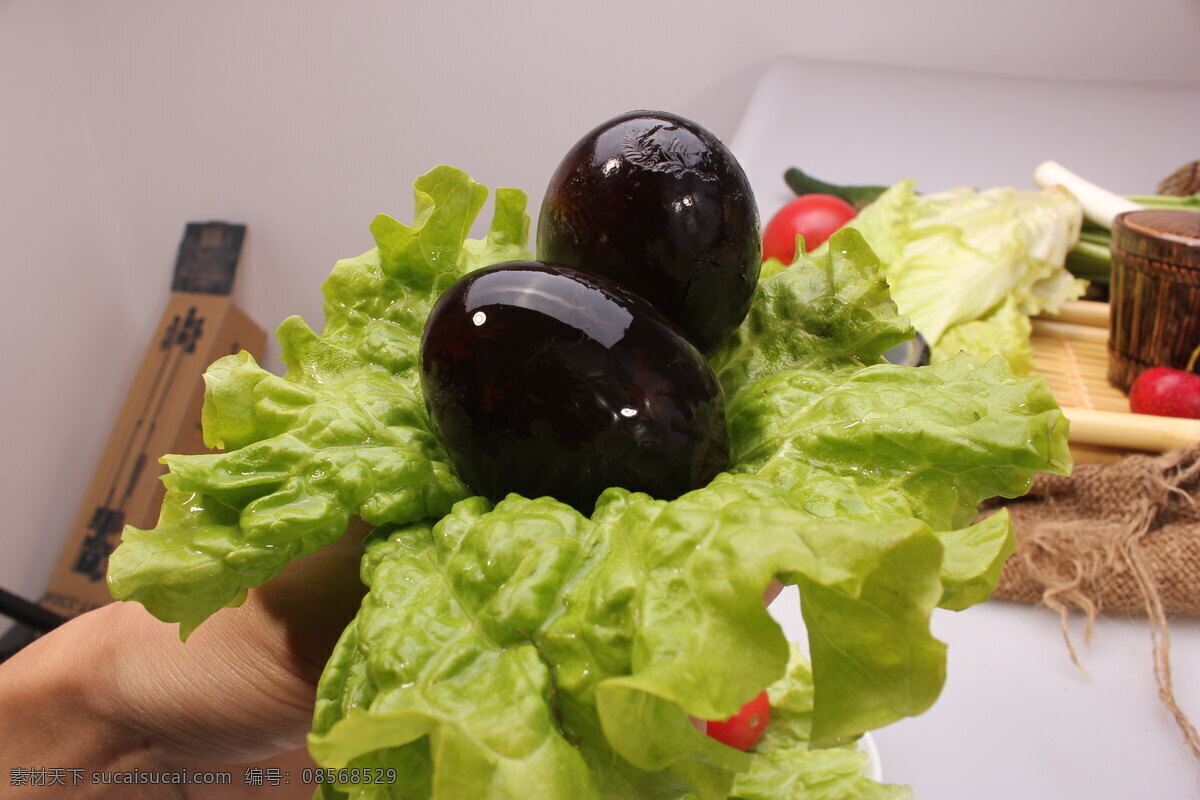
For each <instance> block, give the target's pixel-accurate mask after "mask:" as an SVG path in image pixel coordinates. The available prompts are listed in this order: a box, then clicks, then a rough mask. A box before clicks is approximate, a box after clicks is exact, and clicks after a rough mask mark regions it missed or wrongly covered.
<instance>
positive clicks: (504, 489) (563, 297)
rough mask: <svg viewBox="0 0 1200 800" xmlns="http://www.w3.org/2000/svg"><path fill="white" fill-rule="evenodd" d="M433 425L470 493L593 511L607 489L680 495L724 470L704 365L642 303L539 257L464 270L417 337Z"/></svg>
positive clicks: (719, 411)
mask: <svg viewBox="0 0 1200 800" xmlns="http://www.w3.org/2000/svg"><path fill="white" fill-rule="evenodd" d="M421 388H422V391H423V392H424V395H425V403H426V406H427V407H428V409H429V413H430V416H431V418H432V420H433V424H434V428H435V430H436V431H437V433H438V436H439V437H440V439H441V441H442V443H443V444H444V445H445V447H446V449H447V451H448V452H449V454H450V457H451V460H452V461H453V462H454V465H455V467H456V468H457V470H458V472H459V474H460V475H461V477H462V478H463V480H464V481H466V483H467V484H468V485H469V486H470V487H471V488H472V489H473V490H474V491H475V492H476V493H477V494H481V495H484V496H486V497H489V498H491V499H492V500H499V499H501V498H503V497H504V496H505V495H506V494H508V493H509V492H516V493H519V494H522V495H524V496H526V497H542V496H546V495H550V496H553V497H555V498H557V499H559V500H561V501H563V502H565V503H569V504H570V505H572V506H575V507H576V508H578V509H579V510H581V511H583V512H584V513H590V512H591V510H592V508H593V506H594V504H595V500H596V497H597V496H598V495H599V494H600V493H601V492H602V491H603V490H605V489H607V488H608V487H611V486H620V487H624V488H626V489H629V490H631V491H642V492H646V493H648V494H651V495H653V496H655V497H659V498H674V497H677V496H678V495H680V494H682V493H684V492H686V491H689V490H691V489H693V488H698V487H700V486H704V485H706V484H707V483H708V481H709V480H711V479H712V478H713V477H714V476H715V475H716V474H717V473H718V472H720V471H722V470H723V469H725V468H726V467H727V465H728V459H729V440H728V435H727V433H726V427H725V412H724V404H723V400H722V395H721V390H720V385H719V384H718V383H717V380H716V378H715V376H714V375H713V373H712V370H711V368H710V367H709V365H708V362H707V361H706V360H705V359H704V357H703V356H702V355H701V354H700V352H699V351H698V350H697V349H696V348H695V347H694V346H693V345H691V344H690V343H689V342H688V341H687V339H685V338H684V337H683V336H682V335H681V334H680V333H679V332H678V331H676V330H675V328H674V327H673V326H672V325H671V324H670V323H669V322H668V321H667V320H666V319H664V318H663V317H662V315H660V314H659V313H658V312H657V311H656V310H655V309H654V308H653V307H652V306H650V304H649V303H647V302H646V301H645V300H643V299H642V298H640V297H638V296H637V295H635V294H633V293H631V292H629V291H627V290H625V289H624V288H622V287H620V286H617V285H615V284H613V283H612V282H610V281H607V280H605V279H604V278H601V277H599V276H597V275H592V274H588V273H584V272H580V271H578V270H575V269H571V268H569V267H564V266H559V265H554V264H544V263H541V262H537V261H519V262H511V263H505V264H498V265H496V266H493V267H489V268H487V269H483V270H479V271H477V272H473V273H471V274H469V275H467V276H466V277H465V278H463V279H462V280H460V281H459V282H458V283H456V284H455V285H454V286H452V287H451V288H450V289H448V290H447V291H446V293H445V294H444V295H442V297H441V299H440V300H439V301H438V303H437V305H436V306H435V307H434V309H433V312H432V313H431V314H430V316H429V320H428V322H427V323H426V326H425V332H424V336H423V338H422V342H421Z"/></svg>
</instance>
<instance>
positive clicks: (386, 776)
mask: <svg viewBox="0 0 1200 800" xmlns="http://www.w3.org/2000/svg"><path fill="white" fill-rule="evenodd" d="M300 780H301V781H302V782H303V783H335V784H337V783H341V784H365V783H395V782H396V770H395V769H393V768H391V767H388V768H387V769H384V768H360V767H343V768H341V769H323V768H320V767H317V768H315V769H312V768H309V769H304V770H302V771H301V772H300Z"/></svg>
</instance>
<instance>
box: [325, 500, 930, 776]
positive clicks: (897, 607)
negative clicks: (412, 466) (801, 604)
mask: <svg viewBox="0 0 1200 800" xmlns="http://www.w3.org/2000/svg"><path fill="white" fill-rule="evenodd" d="M847 543H853V545H852V546H847ZM941 560H942V547H941V545H940V543H939V541H938V539H937V537H936V536H935V535H934V534H933V533H932V531H930V530H929V528H928V527H927V526H925V525H923V524H920V523H916V522H911V521H910V522H905V523H890V524H878V523H871V524H868V523H846V522H832V521H822V520H816V519H813V518H812V517H810V516H808V515H806V514H804V513H803V512H800V511H798V510H796V509H793V508H790V507H789V503H788V500H787V498H786V496H783V495H780V494H779V493H778V491H777V490H776V489H775V488H774V487H772V486H771V485H770V484H769V483H767V482H765V481H762V480H761V479H758V478H754V477H752V476H738V477H731V476H725V477H721V478H718V479H717V480H716V481H714V482H713V484H712V485H711V486H709V487H707V488H705V489H701V490H698V491H696V492H692V493H690V494H688V495H685V496H684V497H682V498H680V499H678V500H675V501H673V502H670V503H667V502H663V501H659V500H653V499H651V498H648V497H646V496H645V495H637V494H632V495H631V494H629V493H628V492H624V491H623V490H610V492H608V493H606V495H605V496H604V497H603V498H602V499H601V501H600V503H599V507H598V509H597V512H596V514H595V515H594V516H593V517H592V518H591V519H588V518H586V517H583V516H582V515H580V514H578V512H576V511H574V510H573V509H571V508H569V507H568V506H565V505H562V504H560V503H557V502H556V501H554V500H552V499H550V498H543V499H540V500H527V499H525V498H521V497H518V496H516V495H510V496H509V498H508V499H506V500H504V501H503V502H501V503H500V504H499V505H498V506H496V508H495V509H489V507H488V504H487V503H486V502H485V501H483V500H481V499H479V498H474V499H471V500H468V501H464V502H462V503H460V504H458V505H457V506H456V507H455V509H454V511H453V512H452V513H451V515H449V516H447V517H446V518H444V519H443V520H442V521H441V522H439V523H437V524H436V525H434V526H432V527H430V526H428V525H416V526H408V527H405V528H402V529H400V530H397V531H395V532H394V533H392V534H391V535H390V536H389V537H388V538H387V539H386V540H382V539H381V540H379V541H377V542H375V543H373V544H372V547H371V553H370V554H369V555H368V557H367V562H368V563H369V564H370V566H369V567H368V569H367V570H366V572H367V575H366V579H367V583H368V584H369V586H370V593H369V595H368V597H367V599H366V601H364V604H363V609H362V611H361V612H360V614H359V616H358V618H357V619H356V620H355V622H354V623H353V624H352V630H353V633H348V635H347V638H346V640H345V641H344V644H343V646H342V647H340V648H339V653H338V655H336V656H335V658H334V660H333V662H331V663H332V664H334V665H336V666H335V667H334V668H333V669H331V670H330V671H329V672H328V673H327V676H326V679H325V680H323V682H322V685H321V687H320V688H319V690H318V695H319V698H320V700H319V706H318V711H317V716H316V725H315V727H314V735H313V737H312V738H311V740H310V749H311V751H312V752H313V754H314V756H315V757H316V758H317V759H318V761H320V762H321V763H323V764H328V765H331V766H344V765H351V766H362V765H363V764H365V763H370V760H371V759H373V758H376V757H377V756H378V753H379V751H380V750H386V749H391V748H403V747H410V746H414V745H415V744H416V743H417V742H419V741H420V740H421V739H422V738H423V737H426V736H428V737H430V742H431V746H432V750H433V752H435V753H439V754H441V755H442V757H440V758H435V759H434V760H433V762H432V764H431V768H432V778H431V794H430V795H429V796H431V797H442V798H448V797H478V798H500V797H523V796H530V793H531V792H532V793H533V794H536V795H537V796H539V797H549V798H555V797H562V798H568V797H582V798H600V797H604V798H626V797H651V798H653V797H664V798H665V797H672V798H677V797H680V796H681V795H682V794H683V793H684V792H685V791H690V792H692V793H694V794H695V795H696V796H697V797H698V798H705V799H706V798H724V797H726V796H728V794H729V792H730V790H731V785H732V780H733V779H734V776H735V775H736V774H737V773H738V772H741V771H744V770H745V769H746V768H747V767H748V766H749V762H750V759H748V758H747V757H746V756H745V755H743V754H741V753H738V752H737V751H733V750H730V749H729V748H726V747H724V746H722V745H719V744H718V743H716V742H715V741H713V740H711V739H709V738H707V737H705V736H703V735H702V734H700V733H698V732H697V731H696V730H695V729H694V728H693V726H692V725H691V724H690V722H689V720H688V715H689V714H690V715H692V716H696V717H700V718H711V719H716V718H723V717H727V716H729V715H731V714H732V713H733V712H734V711H736V710H737V709H738V708H740V707H741V705H742V704H743V703H745V702H746V700H748V699H749V698H750V697H752V696H754V695H755V694H757V693H758V692H759V691H761V690H762V688H763V687H764V686H767V685H768V684H770V683H773V682H774V681H776V680H778V679H779V678H780V677H781V676H782V675H783V674H784V671H785V668H786V665H787V661H788V655H789V652H788V645H787V643H786V641H785V640H784V638H783V635H782V632H781V631H780V630H779V627H778V625H777V624H776V623H775V622H774V621H773V620H772V619H771V617H770V615H769V614H768V613H767V611H766V609H765V608H764V607H763V605H762V602H761V599H760V598H761V595H762V591H763V589H764V588H765V587H766V585H767V584H768V583H769V582H770V580H771V578H772V576H774V575H776V574H784V575H786V576H792V579H795V580H797V581H800V582H801V584H802V587H803V589H802V590H803V591H806V592H811V593H813V596H814V598H815V599H814V601H813V602H814V604H816V605H819V606H820V607H822V608H824V609H825V610H826V613H827V614H828V615H830V616H836V617H837V619H836V620H831V621H830V623H829V624H831V625H834V626H845V625H848V626H850V627H851V628H852V629H854V630H856V634H855V635H854V636H852V637H841V638H842V646H841V652H840V654H839V656H838V662H837V663H834V664H832V665H831V666H830V667H827V669H834V670H842V669H844V667H845V664H844V663H842V662H841V660H840V659H842V658H844V659H846V662H847V663H854V664H855V665H857V666H858V667H859V668H860V669H862V668H865V669H869V670H870V671H871V673H872V675H871V680H870V681H869V683H871V684H874V687H873V688H871V689H870V690H869V691H864V687H863V686H862V685H860V684H859V683H858V682H857V681H851V682H846V685H845V686H843V687H839V688H838V690H837V691H840V692H841V694H840V695H837V694H834V695H830V696H829V699H827V700H826V701H825V702H826V706H827V707H828V708H830V709H831V710H833V711H835V712H836V713H835V714H833V715H832V716H833V717H834V719H832V720H830V722H827V723H821V722H819V721H818V722H817V725H818V727H821V726H823V727H824V728H825V729H826V732H827V733H834V734H838V735H843V734H852V733H853V734H856V733H860V732H861V731H862V730H863V729H865V727H864V726H874V725H875V724H876V723H877V722H878V721H879V720H880V719H886V720H889V721H890V720H892V719H895V718H897V716H902V715H904V714H908V713H914V712H915V711H919V710H923V709H924V708H926V707H928V704H929V703H931V702H932V701H933V699H934V698H935V697H936V695H937V692H938V690H939V689H940V682H941V672H940V670H939V669H937V668H936V665H937V664H939V663H940V662H941V660H942V658H943V650H944V648H943V646H942V645H941V644H940V643H938V642H936V641H935V640H934V639H933V638H932V637H931V636H930V634H929V630H928V627H929V615H930V613H931V612H932V609H933V608H934V606H935V605H936V604H937V600H938V598H939V597H940V596H941V588H940V582H939V572H940V565H941ZM817 592H819V593H820V594H819V596H818V595H817V594H816V593H817ZM885 597H886V598H887V601H886V602H881V599H882V598H885ZM814 625H815V629H816V630H818V631H826V632H829V633H832V632H833V631H832V630H831V629H830V628H829V627H828V626H827V625H826V624H825V623H824V622H821V621H815V622H814ZM730 652H736V653H737V654H738V657H737V658H732V659H731V658H729V657H728V654H729V653H730ZM931 664H933V665H934V668H933V669H930V665H931ZM930 675H933V676H934V677H933V679H932V680H931V679H930V678H929V676H930ZM851 684H853V685H851ZM348 698H354V699H355V701H356V702H352V703H347V699H348ZM851 720H852V721H851ZM450 753H453V757H450V756H449V754H450ZM362 759H367V760H366V761H364V760H362ZM465 765H469V768H467V767H466V766H465ZM378 791H382V790H379V789H370V790H364V789H358V788H355V789H354V790H353V791H352V792H351V796H353V797H371V796H401V795H400V794H386V793H385V794H379V795H376V794H372V792H378ZM387 791H392V790H387Z"/></svg>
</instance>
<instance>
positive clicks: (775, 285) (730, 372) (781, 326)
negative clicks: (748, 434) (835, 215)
mask: <svg viewBox="0 0 1200 800" xmlns="http://www.w3.org/2000/svg"><path fill="white" fill-rule="evenodd" d="M776 263H778V262H776ZM912 337H913V330H912V327H911V326H910V325H909V322H908V319H907V318H905V317H902V316H900V315H899V314H898V313H897V311H896V304H895V303H893V302H892V299H891V296H890V294H889V293H888V286H887V283H886V282H885V281H884V278H883V274H882V272H881V271H880V267H879V260H878V259H877V258H876V257H875V254H874V253H873V252H872V251H871V249H870V248H869V247H868V246H867V243H866V242H865V241H863V238H862V236H861V235H859V233H858V232H857V231H855V230H853V229H846V230H843V231H839V232H838V233H835V234H834V235H833V237H832V238H831V239H830V241H829V244H828V246H827V247H826V248H824V249H823V250H822V252H821V254H819V255H816V256H813V257H811V258H810V257H808V256H805V255H804V254H803V253H801V254H799V255H797V257H796V263H795V264H794V265H793V266H792V267H791V268H789V269H784V270H781V271H771V272H769V273H768V274H767V276H766V277H764V278H763V279H761V280H760V281H759V285H758V291H757V292H755V295H754V299H753V301H752V302H751V305H750V312H749V314H748V315H747V317H746V320H745V321H744V322H743V323H742V324H741V325H740V326H739V327H738V328H737V330H735V331H734V333H733V335H732V336H730V338H729V340H728V341H727V342H726V343H725V344H724V345H722V346H721V348H720V349H719V350H718V351H717V352H715V353H714V354H713V355H712V356H711V357H710V358H709V361H710V363H711V364H712V366H713V370H714V371H715V372H716V374H717V377H718V378H719V379H720V381H721V387H722V388H723V389H724V390H725V394H726V396H729V397H731V396H733V395H734V394H736V393H737V392H738V390H740V389H741V388H743V387H744V386H746V385H747V384H748V383H751V382H753V381H755V380H757V379H759V378H761V377H764V376H767V375H773V374H775V373H778V372H780V371H782V370H785V369H791V368H794V367H813V366H819V367H822V368H832V367H835V366H846V367H852V366H862V365H864V364H874V363H877V362H878V361H879V359H880V357H881V356H882V355H883V354H884V353H885V352H887V351H888V350H889V349H891V348H892V347H894V346H895V345H897V344H899V343H901V342H904V341H907V340H908V339H911V338H912Z"/></svg>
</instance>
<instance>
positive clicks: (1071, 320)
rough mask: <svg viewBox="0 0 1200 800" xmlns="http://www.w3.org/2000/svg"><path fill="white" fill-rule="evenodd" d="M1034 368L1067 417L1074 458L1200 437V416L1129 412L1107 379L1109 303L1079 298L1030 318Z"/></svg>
mask: <svg viewBox="0 0 1200 800" xmlns="http://www.w3.org/2000/svg"><path fill="white" fill-rule="evenodd" d="M1032 344H1033V361H1034V372H1035V373H1038V374H1041V375H1043V376H1045V378H1046V383H1047V384H1048V385H1049V386H1050V391H1051V392H1052V393H1053V394H1054V397H1055V399H1057V400H1058V403H1059V405H1061V406H1062V407H1063V412H1064V413H1065V414H1066V415H1067V419H1069V420H1070V421H1071V437H1070V444H1071V452H1072V453H1073V454H1074V456H1075V460H1076V461H1079V462H1085V461H1116V460H1117V459H1119V458H1120V457H1121V456H1123V455H1126V454H1128V453H1129V452H1143V453H1156V452H1165V451H1167V450H1171V449H1174V448H1176V447H1185V446H1187V445H1190V444H1195V443H1196V442H1200V420H1194V419H1176V418H1172V417H1156V416H1151V415H1148V414H1133V413H1130V411H1129V399H1128V398H1127V397H1126V396H1125V394H1124V393H1123V392H1121V390H1119V389H1117V388H1115V387H1114V386H1112V385H1111V384H1109V382H1108V304H1107V303H1094V302H1089V301H1086V300H1077V301H1074V302H1069V303H1064V304H1063V307H1062V309H1061V311H1060V313H1058V314H1057V315H1054V316H1044V317H1037V318H1035V319H1034V320H1033V337H1032Z"/></svg>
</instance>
